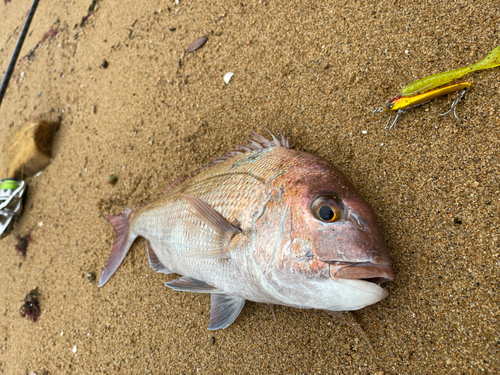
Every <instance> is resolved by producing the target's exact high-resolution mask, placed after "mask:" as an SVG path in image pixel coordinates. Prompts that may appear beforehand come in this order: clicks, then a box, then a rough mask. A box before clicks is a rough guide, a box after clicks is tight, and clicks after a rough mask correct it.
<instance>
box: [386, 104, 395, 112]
mask: <svg viewBox="0 0 500 375" xmlns="http://www.w3.org/2000/svg"><path fill="white" fill-rule="evenodd" d="M385 108H386V109H389V110H390V109H392V108H394V103H387V105H386V106H385Z"/></svg>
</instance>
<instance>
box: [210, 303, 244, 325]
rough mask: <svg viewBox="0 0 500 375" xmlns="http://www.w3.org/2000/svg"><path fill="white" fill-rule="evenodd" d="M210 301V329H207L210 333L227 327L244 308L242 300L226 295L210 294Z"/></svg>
mask: <svg viewBox="0 0 500 375" xmlns="http://www.w3.org/2000/svg"><path fill="white" fill-rule="evenodd" d="M211 301H212V308H211V309H210V327H208V329H209V330H211V331H214V330H216V329H221V328H222V329H224V328H227V327H229V326H230V325H231V324H233V322H234V321H235V320H236V318H237V317H238V315H240V312H241V310H242V309H243V306H245V299H244V298H241V297H236V296H229V295H227V294H212V296H211Z"/></svg>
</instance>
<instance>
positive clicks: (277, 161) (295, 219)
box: [100, 133, 394, 329]
mask: <svg viewBox="0 0 500 375" xmlns="http://www.w3.org/2000/svg"><path fill="white" fill-rule="evenodd" d="M253 134H254V138H253V139H252V140H251V141H250V144H249V145H247V146H238V150H237V151H233V152H231V153H229V154H228V155H227V156H225V157H222V158H219V159H217V160H216V161H215V162H214V163H213V164H212V165H211V166H210V167H208V168H205V169H203V170H201V171H200V172H199V173H197V174H196V175H194V176H192V177H190V178H187V179H185V180H181V181H180V182H179V183H178V184H174V186H172V187H170V188H169V189H168V191H167V192H166V193H165V194H164V195H163V196H162V197H161V198H160V199H159V200H157V201H156V202H153V203H151V204H150V205H148V206H146V207H144V208H143V209H140V210H137V211H132V210H131V209H129V208H127V209H126V210H125V211H124V212H123V213H122V215H120V216H110V217H108V219H109V221H110V222H111V224H112V225H113V227H114V229H115V231H116V233H117V238H116V240H115V243H114V245H113V251H112V253H111V256H110V259H109V261H108V264H107V265H106V268H105V269H104V271H103V274H102V276H101V280H100V286H102V285H104V283H106V282H107V281H108V279H109V277H110V276H111V275H112V274H113V273H114V271H115V270H116V269H117V268H118V266H119V265H120V263H121V261H122V260H123V258H124V257H125V255H126V253H127V251H128V249H129V247H130V245H131V244H132V243H133V241H134V240H135V238H137V237H138V236H141V237H144V238H145V239H146V240H147V248H148V257H149V262H150V265H151V267H152V268H153V269H154V270H155V271H157V272H163V273H167V274H168V273H176V274H180V275H183V276H182V277H180V278H179V279H177V280H174V281H171V282H168V283H166V285H167V286H168V287H170V288H173V289H175V290H180V291H190V292H200V293H210V294H211V305H212V306H211V317H210V327H209V329H219V328H226V327H227V326H229V325H230V324H231V323H232V322H233V321H234V320H235V319H236V318H237V316H238V314H239V313H240V311H241V310H242V308H243V306H244V303H245V301H246V300H250V301H254V302H261V303H268V304H271V305H274V304H279V305H286V306H291V307H296V308H316V309H325V310H329V311H346V310H356V309H360V308H362V307H364V306H367V305H371V304H373V303H376V302H378V301H380V300H381V299H383V298H385V297H386V296H387V292H386V291H385V290H384V289H383V288H381V287H380V286H379V284H380V283H382V282H384V281H388V280H392V279H393V277H394V275H393V271H392V267H391V261H390V258H389V255H388V252H387V248H386V246H385V244H384V241H383V238H382V236H381V234H380V230H379V228H378V226H377V224H376V219H375V216H374V214H373V212H372V210H371V209H370V207H369V206H368V203H367V202H366V201H365V200H364V199H363V197H362V196H361V195H360V194H359V193H358V192H357V191H356V189H355V188H354V186H353V185H352V184H351V183H350V182H349V180H348V179H347V178H346V177H345V176H344V175H343V174H342V173H341V172H340V171H338V170H337V169H336V168H335V167H334V166H333V165H332V164H330V163H329V162H328V161H326V160H324V159H322V158H319V157H317V156H315V155H312V154H309V153H306V152H301V151H297V150H293V149H290V148H289V147H288V140H287V139H286V138H284V137H282V138H281V140H278V139H277V138H276V137H274V136H273V139H272V140H268V139H266V138H264V137H263V136H261V135H258V134H257V133H253Z"/></svg>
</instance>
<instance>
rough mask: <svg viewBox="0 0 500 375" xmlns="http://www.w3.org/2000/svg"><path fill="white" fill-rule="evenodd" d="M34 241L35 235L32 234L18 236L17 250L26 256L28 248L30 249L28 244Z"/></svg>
mask: <svg viewBox="0 0 500 375" xmlns="http://www.w3.org/2000/svg"><path fill="white" fill-rule="evenodd" d="M32 242H33V237H31V235H30V234H27V235H25V236H17V244H16V250H17V251H19V252H20V253H21V254H22V255H23V257H25V256H26V250H27V249H28V244H30V243H32Z"/></svg>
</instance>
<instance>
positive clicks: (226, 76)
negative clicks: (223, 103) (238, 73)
mask: <svg viewBox="0 0 500 375" xmlns="http://www.w3.org/2000/svg"><path fill="white" fill-rule="evenodd" d="M233 75H234V73H231V72H229V73H226V75H225V76H224V82H226V84H228V83H229V81H230V80H231V77H232V76H233Z"/></svg>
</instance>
